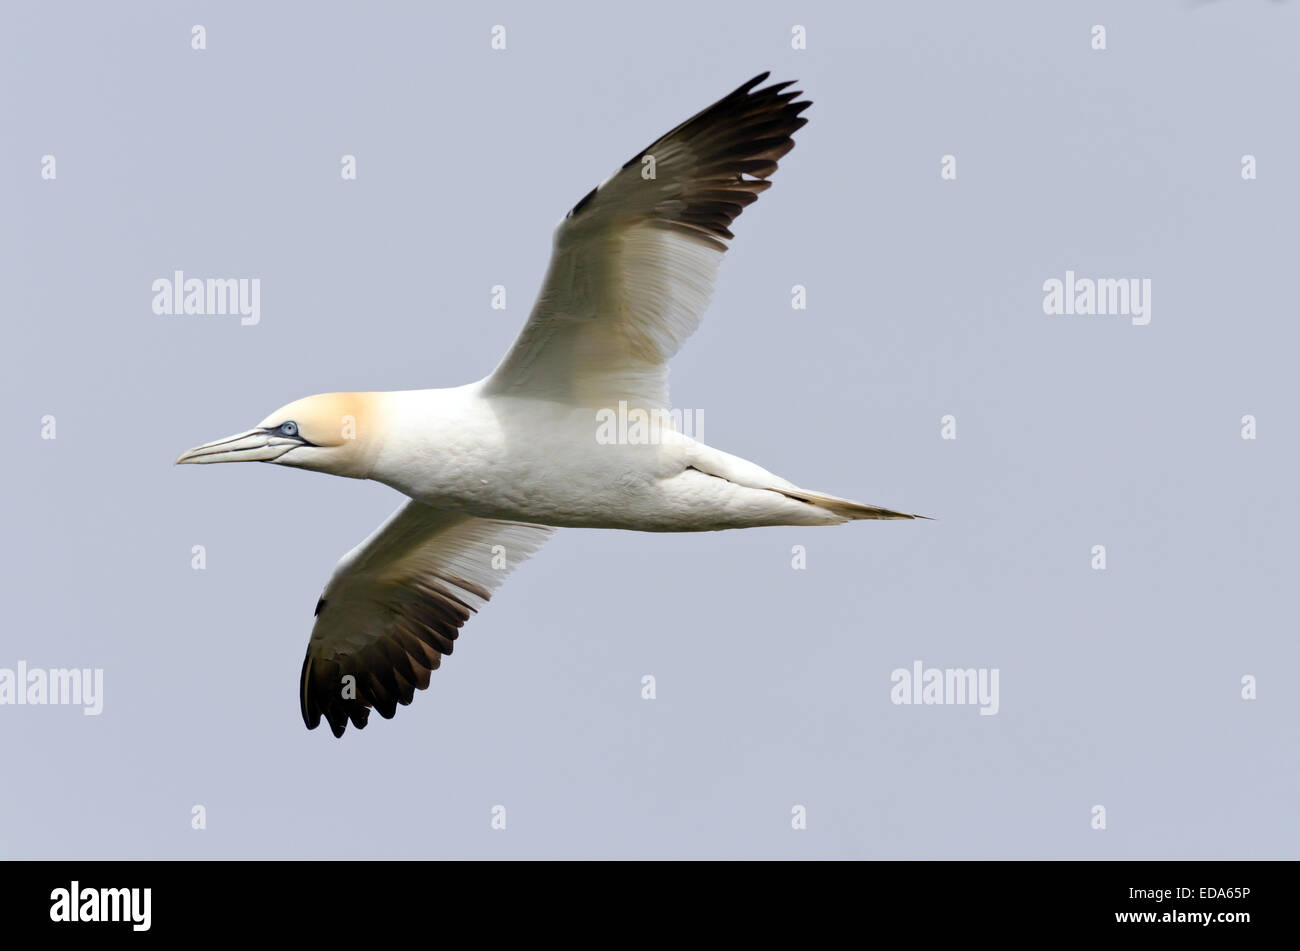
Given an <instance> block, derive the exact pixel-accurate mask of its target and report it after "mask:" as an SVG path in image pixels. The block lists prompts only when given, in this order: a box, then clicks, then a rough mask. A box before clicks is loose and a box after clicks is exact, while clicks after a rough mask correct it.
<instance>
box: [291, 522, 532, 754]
mask: <svg viewBox="0 0 1300 951" xmlns="http://www.w3.org/2000/svg"><path fill="white" fill-rule="evenodd" d="M551 531H552V530H551V529H549V528H547V527H545V526H542V525H529V524H525V523H522V522H502V521H495V520H492V519H483V518H473V517H470V516H465V515H459V514H457V513H455V512H445V511H441V510H438V509H433V508H430V507H428V506H427V505H424V504H422V503H420V502H415V501H412V502H408V503H407V504H406V505H405V506H403V507H402V508H401V509H399V510H398V511H397V512H396V513H394V514H393V516H392V517H391V518H389V519H388V521H387V522H385V523H384V524H383V525H382V526H380V528H379V529H378V530H377V531H376V532H375V533H374V534H373V535H371V536H370V537H369V538H367V539H366V540H365V541H364V542H362V543H361V544H360V545H358V546H357V547H356V548H355V549H354V550H353V551H352V552H350V553H349V554H348V555H347V556H345V557H344V558H343V560H342V561H340V562H339V564H338V567H336V568H335V569H334V574H333V576H332V577H331V578H330V580H329V584H327V585H326V586H325V592H324V593H323V594H322V595H321V598H320V601H319V602H318V603H317V605H316V623H315V626H314V627H313V628H312V632H311V640H310V641H309V642H308V644H307V656H306V658H305V659H304V661H303V665H302V681H301V687H300V700H301V703H302V717H303V720H304V722H305V723H306V724H307V727H308V729H315V728H316V727H317V726H318V725H319V724H320V721H321V717H322V716H323V717H324V718H325V720H326V722H328V723H329V725H330V729H331V730H333V731H334V735H335V736H342V735H343V731H344V730H345V729H346V728H347V723H348V720H351V721H352V723H353V725H354V726H356V727H357V728H358V729H360V728H361V727H364V726H365V725H366V720H367V718H368V717H369V715H370V708H371V707H374V708H375V709H376V710H378V711H379V713H380V715H382V716H384V717H386V718H387V717H391V716H392V715H393V713H394V711H395V710H396V708H397V705H398V704H399V703H400V704H408V703H410V702H411V698H412V697H413V696H414V695H415V691H416V690H423V689H424V688H425V687H427V686H429V673H430V671H433V670H435V669H437V667H438V665H439V663H440V662H441V660H442V655H443V654H450V653H451V651H452V645H453V643H454V642H455V640H456V637H457V635H458V634H459V633H460V628H461V625H463V624H464V623H465V622H466V621H467V620H468V619H469V616H470V615H471V614H473V613H474V612H475V611H477V610H478V609H479V608H480V607H481V606H482V605H483V604H484V603H485V602H486V601H487V600H488V599H489V598H490V597H491V594H492V591H493V590H494V589H495V588H496V587H497V586H498V585H499V584H500V583H501V581H502V580H503V579H504V578H505V576H506V575H507V574H509V572H510V571H511V570H512V569H513V568H514V567H515V566H516V565H518V564H519V563H520V562H522V561H523V560H524V559H526V558H527V557H528V556H529V555H531V554H532V553H533V552H535V551H536V550H537V549H538V548H540V547H541V545H542V543H543V542H544V541H546V538H547V537H548V536H549V535H550V534H551Z"/></svg>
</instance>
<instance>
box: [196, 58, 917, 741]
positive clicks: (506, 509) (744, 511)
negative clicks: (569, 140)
mask: <svg viewBox="0 0 1300 951" xmlns="http://www.w3.org/2000/svg"><path fill="white" fill-rule="evenodd" d="M767 77H768V74H767V73H763V74H761V75H759V76H756V77H755V78H753V79H751V80H750V81H749V82H747V83H745V84H744V85H742V86H740V87H739V88H738V89H736V90H735V91H734V92H732V93H731V94H730V95H727V96H724V97H723V98H722V99H720V100H718V101H717V102H716V103H714V104H713V105H711V106H709V107H708V108H707V109H705V110H704V111H702V112H700V113H699V114H697V115H695V116H694V117H692V118H690V119H688V120H686V121H685V122H683V123H682V124H681V125H679V126H677V128H675V129H673V130H672V131H671V132H669V133H668V134H666V135H664V136H663V137H661V138H659V139H658V140H656V141H655V142H654V143H653V144H651V145H650V146H649V147H647V148H646V149H645V150H644V151H642V152H639V153H638V154H637V155H635V156H634V157H633V158H631V159H630V160H629V161H628V162H627V163H626V164H624V165H623V167H622V168H620V169H619V170H618V171H616V172H615V173H614V174H613V175H612V176H610V178H608V179H607V180H606V181H605V182H604V183H603V184H601V185H599V186H597V187H596V188H593V189H592V190H591V191H590V192H589V193H588V194H587V195H586V196H584V197H583V198H582V199H581V200H580V201H579V202H578V203H577V204H576V205H574V206H573V208H572V210H571V211H569V213H568V214H567V215H565V217H564V219H563V220H562V221H561V222H560V224H559V225H558V227H557V228H556V230H555V235H554V240H553V246H552V250H551V261H550V267H549V269H548V271H547V273H546V277H545V280H544V283H543V285H542V288H541V292H540V293H539V294H538V297H537V301H536V303H535V304H534V306H533V310H532V312H531V314H530V315H529V317H528V320H527V322H526V323H525V324H524V327H523V330H522V331H521V332H520V334H519V337H518V339H517V340H516V341H515V343H514V345H513V346H512V347H511V348H510V351H509V352H508V353H507V354H506V356H505V358H504V359H503V360H502V361H501V363H500V364H499V365H498V366H497V368H496V369H495V370H493V371H492V373H491V374H490V375H488V376H487V377H485V378H484V379H482V380H479V381H478V382H476V383H470V384H467V385H464V386H458V387H453V388H450V389H430V390H402V391H394V392H378V393H327V394H323V395H318V396H308V397H306V398H304V399H300V400H296V401H295V402H292V403H290V404H288V405H287V406H284V407H282V408H280V409H278V410H276V411H275V412H274V413H272V414H271V415H269V416H267V417H266V418H265V419H264V420H262V421H261V422H260V423H258V425H257V426H256V427H254V428H253V429H250V430H248V431H247V432H242V433H239V434H238V435H235V436H230V437H227V438H225V439H220V440H217V441H215V442H210V443H206V444H204V445H202V446H198V447H196V448H194V449H191V450H189V451H188V452H185V453H183V454H182V455H181V456H180V457H179V458H178V459H177V460H176V462H177V463H178V464H180V463H214V462H244V461H250V462H251V461H256V462H273V463H276V464H278V465H282V466H295V467H297V468H301V469H311V470H315V471H317V472H326V473H330V474H333V475H339V476H347V477H349V478H354V479H373V480H375V481H378V482H382V483H385V484H386V485H389V486H392V487H393V488H395V489H397V490H398V491H399V492H402V493H404V494H405V495H407V496H408V497H409V501H407V502H406V503H405V504H404V505H403V506H402V507H401V508H400V509H398V511H397V512H396V513H394V514H393V515H392V516H391V517H390V518H389V519H388V520H387V521H386V522H385V523H384V524H383V525H381V526H380V527H379V528H378V529H377V530H376V531H375V532H374V534H372V535H371V536H370V537H369V538H367V539H366V540H365V541H363V542H362V543H361V544H360V545H358V546H357V547H356V548H355V549H353V550H352V551H351V552H350V553H349V554H347V555H346V556H344V558H343V559H342V560H341V561H340V562H339V563H338V565H337V567H336V568H335V569H334V573H333V575H332V576H331V577H330V579H329V581H328V583H327V584H326V585H325V590H324V592H323V593H322V594H321V596H320V599H319V600H318V601H317V604H316V620H315V623H314V626H313V628H312V632H311V638H310V640H309V642H308V644H307V656H306V658H305V659H304V661H303V666H302V676H301V679H300V686H299V695H300V697H299V699H300V703H301V707H302V716H303V720H304V721H305V722H306V724H307V727H308V728H309V729H314V728H316V727H317V726H318V725H319V724H320V721H321V718H322V717H323V718H324V719H325V721H326V722H327V723H328V724H329V726H330V729H331V730H332V731H333V733H334V735H335V736H342V735H343V733H344V731H345V730H346V728H347V724H348V722H349V721H351V722H352V724H353V726H355V727H357V728H358V729H360V728H362V727H364V726H365V725H366V721H367V719H368V717H369V715H370V710H371V709H372V708H373V709H375V710H378V711H379V713H380V715H381V716H383V717H385V718H390V717H392V716H393V714H394V712H395V710H396V708H397V706H398V705H399V704H402V705H405V704H408V703H410V702H411V699H412V697H413V696H414V694H415V691H416V690H423V689H425V688H426V687H428V685H429V675H430V672H431V671H433V670H435V669H437V667H438V665H439V664H440V663H441V661H442V657H443V655H449V654H451V652H452V647H453V645H454V644H455V641H456V638H457V635H458V634H459V633H460V628H461V626H462V625H463V624H464V623H465V622H466V621H467V620H468V619H469V617H470V615H471V614H473V613H475V612H476V611H477V610H478V609H479V608H480V607H482V605H483V604H484V603H485V602H486V601H487V600H488V599H489V598H490V596H491V594H492V592H493V590H494V589H495V588H496V587H497V586H498V585H500V583H501V581H502V580H503V579H504V578H505V576H506V574H507V573H508V572H509V571H510V570H512V569H513V568H514V567H515V566H517V565H518V564H519V563H520V562H522V561H523V560H525V559H526V558H528V557H529V556H530V555H532V554H533V553H534V552H535V551H537V549H538V548H539V547H541V545H542V543H543V542H544V541H546V539H547V537H548V536H549V535H550V534H551V532H552V531H553V529H554V528H557V527H577V528H621V529H634V530H640V531H649V532H699V531H715V530H720V529H729V528H751V527H756V526H764V525H836V524H840V523H843V522H847V521H852V520H856V519H910V518H923V517H924V516H916V515H910V514H907V513H905V512H896V511H892V510H890V509H886V508H879V507H876V506H873V505H863V504H861V503H858V502H851V501H849V500H847V499H842V498H837V497H835V496H833V495H826V494H823V493H821V492H813V491H810V490H807V489H802V488H799V487H798V486H797V485H795V484H794V483H792V482H788V481H786V480H785V479H782V478H780V477H779V476H776V475H773V474H772V473H771V472H768V471H767V470H766V469H764V468H763V467H761V466H759V465H756V464H755V463H753V462H749V461H748V460H746V459H742V458H740V457H739V456H734V455H731V454H729V453H726V452H722V451H721V450H718V449H714V448H713V447H711V446H707V445H705V444H704V443H703V442H701V441H698V440H696V439H694V438H692V437H691V436H690V435H687V434H686V433H684V432H682V431H681V429H680V428H679V427H677V426H676V425H675V422H676V421H675V418H674V417H673V416H672V415H671V412H670V403H669V400H668V367H667V363H668V360H669V359H670V358H671V357H672V356H673V355H674V354H675V353H676V352H677V350H678V349H679V348H680V347H681V345H682V343H683V342H684V341H685V340H686V338H687V337H689V336H690V335H691V333H692V332H694V330H695V328H696V327H697V326H698V325H699V323H700V320H701V318H702V316H703V314H704V311H705V308H706V307H707V306H708V303H709V298H710V296H711V294H712V291H713V285H714V279H715V277H716V275H717V271H718V267H719V265H720V264H721V262H722V258H723V255H724V253H725V252H726V250H727V247H728V244H729V242H730V241H731V240H732V233H731V230H730V228H731V225H732V223H733V222H734V221H735V219H736V218H737V217H738V216H739V215H740V213H741V212H742V211H743V210H744V209H745V207H746V206H748V205H750V204H751V203H753V202H754V201H755V200H756V199H757V198H758V196H759V194H760V193H762V192H764V191H766V190H767V189H768V188H769V187H770V185H771V182H770V181H768V179H769V177H770V176H771V175H772V173H773V172H775V171H776V168H777V162H778V160H779V159H781V158H782V157H783V156H784V155H785V154H786V153H787V152H789V151H790V150H791V149H792V148H794V140H793V138H792V135H793V134H794V132H795V131H796V130H798V129H799V128H800V127H802V126H803V125H804V124H805V123H806V122H807V121H808V120H807V119H806V118H804V117H802V116H801V115H800V113H802V112H803V111H804V110H805V109H806V108H807V107H808V106H809V105H811V103H810V102H809V101H807V100H802V99H800V98H799V97H800V96H802V95H803V93H802V92H800V91H799V90H791V89H790V88H789V87H790V86H792V85H793V83H790V82H783V83H776V84H773V85H769V86H761V84H762V83H763V82H764V81H765V80H766V79H767ZM615 408H618V411H619V412H620V413H622V414H623V416H624V418H625V419H633V420H634V421H635V420H640V421H642V422H644V420H645V419H650V420H651V422H652V424H654V423H657V424H656V425H652V426H651V427H649V429H648V430H647V429H646V427H645V426H642V427H641V429H640V430H639V432H641V434H642V435H643V436H646V435H652V436H653V437H654V438H635V439H634V438H631V436H630V435H628V434H630V433H633V432H637V431H638V430H636V428H635V427H634V426H632V427H628V429H627V433H624V432H623V430H622V429H621V428H620V429H619V430H618V432H617V433H614V434H613V436H612V437H611V428H610V427H608V426H605V430H604V433H603V438H602V431H601V426H602V425H603V423H602V422H601V421H602V420H603V421H604V422H605V423H607V422H608V421H609V418H610V415H609V414H610V413H611V412H613V411H614V409H615ZM638 413H639V414H640V415H639V416H638V415H637V414H638Z"/></svg>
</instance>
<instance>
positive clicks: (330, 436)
mask: <svg viewBox="0 0 1300 951" xmlns="http://www.w3.org/2000/svg"><path fill="white" fill-rule="evenodd" d="M378 396H379V394H377V393H322V394H320V395H318V396H307V397H304V398H303V399H300V400H294V401H293V402H292V403H290V404H288V405H287V406H282V407H280V408H279V409H278V410H276V411H275V412H274V413H272V414H271V415H270V416H268V417H266V419H264V420H262V421H261V422H260V423H258V424H257V426H256V428H254V429H250V430H248V431H247V432H242V433H237V434H236V435H234V436H227V437H226V438H225V439H218V440H216V441H214V442H210V443H204V444H203V445H202V446H196V447H194V448H193V449H191V450H189V451H188V452H183V453H181V455H180V456H179V457H178V458H177V459H176V464H177V465H182V464H187V463H194V464H207V463H212V462H274V463H277V464H279V465H282V466H296V467H298V468H300V469H314V470H315V471H317V472H328V473H330V474H331V475H341V476H349V477H351V478H354V479H365V478H368V477H369V475H370V472H371V468H372V467H373V465H374V460H375V456H376V455H377V454H378V452H379V449H380V448H381V446H382V443H383V434H382V433H381V432H380V431H379V427H380V420H381V418H382V414H380V413H379V412H377V411H376V405H375V404H376V402H377V397H378Z"/></svg>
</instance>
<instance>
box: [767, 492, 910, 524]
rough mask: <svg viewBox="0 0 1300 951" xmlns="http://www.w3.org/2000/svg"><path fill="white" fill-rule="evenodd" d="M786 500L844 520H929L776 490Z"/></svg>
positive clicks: (829, 497)
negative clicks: (792, 500)
mask: <svg viewBox="0 0 1300 951" xmlns="http://www.w3.org/2000/svg"><path fill="white" fill-rule="evenodd" d="M776 491H778V492H780V493H781V494H782V495H784V496H786V497H787V498H791V499H795V500H796V501H799V502H806V503H807V504H809V505H812V506H815V507H817V508H819V509H825V510H826V511H828V512H830V513H831V514H833V515H838V516H839V517H840V518H846V519H855V520H856V519H861V518H924V519H929V517H930V516H928V515H911V514H909V513H907V512H895V511H894V510H893V509H882V508H880V507H879V506H876V505H863V504H862V503H861V502H853V501H851V500H849V499H841V498H838V497H836V496H834V495H824V494H823V493H821V492H810V491H808V490H807V489H777V490H776Z"/></svg>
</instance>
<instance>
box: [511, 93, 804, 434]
mask: <svg viewBox="0 0 1300 951" xmlns="http://www.w3.org/2000/svg"><path fill="white" fill-rule="evenodd" d="M766 78H767V74H766V73H764V74H763V75H761V76H757V77H755V78H754V79H752V80H750V81H749V82H747V83H745V84H744V85H743V86H741V87H740V88H738V89H736V90H735V91H734V92H732V93H731V94H730V95H728V96H725V97H724V98H722V99H720V100H719V101H718V102H716V103H714V104H713V105H712V106H710V107H709V108H707V109H705V110H704V111H703V112H701V113H699V114H698V115H696V116H694V117H692V118H691V119H688V120H687V121H686V122H684V123H682V124H681V125H679V126H678V127H677V128H675V129H673V130H672V131H671V132H669V133H668V134H667V135H665V136H663V137H662V138H660V139H659V140H658V141H656V142H655V143H654V144H652V145H650V146H649V147H647V148H646V149H645V150H644V151H642V152H641V153H639V154H638V155H636V156H635V157H633V158H632V159H631V160H629V161H628V162H627V164H625V165H624V166H623V167H622V168H621V169H620V170H619V171H617V172H615V173H614V174H613V175H612V176H611V177H610V178H609V179H608V180H607V181H605V183H604V184H602V185H600V186H599V187H598V188H593V189H592V190H591V193H590V194H588V195H587V196H586V197H585V198H583V199H582V201H580V202H578V204H577V205H575V206H574V208H573V210H572V211H570V212H569V214H568V215H567V216H566V217H565V219H564V220H563V221H562V222H561V223H560V226H559V227H558V228H557V229H556V231H555V240H554V246H553V249H552V252H551V263H550V267H549V269H548V271H547V274H546V279H545V282H544V283H543V285H542V290H541V293H540V294H539V295H538V298H537V303H536V304H535V305H534V307H533V311H532V314H531V315H530V316H529V318H528V322H527V323H526V324H525V325H524V329H523V331H522V332H521V333H520V335H519V338H518V340H516V341H515V344H514V346H513V347H512V348H511V350H510V352H509V353H508V354H506V357H505V359H504V360H503V361H502V362H501V365H500V366H499V367H497V369H496V370H495V371H493V373H492V375H491V376H490V377H488V379H487V384H486V392H488V393H496V394H506V395H511V394H514V395H522V396H528V397H533V398H541V399H552V400H558V401H561V402H567V403H571V404H573V405H577V406H596V407H601V406H613V405H616V404H617V402H618V401H619V400H628V401H629V402H630V403H631V405H633V406H636V407H639V408H644V409H653V408H662V407H667V406H668V370H667V366H666V364H667V361H668V359H669V358H670V357H672V355H673V354H675V353H676V352H677V350H678V349H679V348H680V347H681V345H682V343H683V342H684V341H685V340H686V338H687V337H689V336H690V335H691V334H692V333H694V331H695V328H696V327H698V326H699V323H700V319H701V317H702V316H703V314H704V310H705V308H706V307H708V304H709V298H710V297H711V296H712V294H713V284H714V280H715V277H716V275H717V271H718V266H719V265H720V264H721V262H722V256H723V252H725V251H726V250H727V247H728V242H729V241H730V240H731V238H732V234H731V231H730V230H729V229H730V226H731V223H732V222H733V221H734V220H735V218H736V217H737V216H738V215H739V214H740V213H741V212H742V211H743V210H744V208H745V206H747V205H749V204H750V203H751V202H753V201H754V200H755V199H756V198H757V197H758V194H759V192H761V191H763V190H765V189H766V188H768V186H769V185H770V184H771V183H770V182H768V181H767V180H766V179H767V178H768V176H770V175H771V174H772V173H773V172H775V171H776V166H777V160H778V159H780V158H781V156H783V155H785V154H786V153H787V152H789V151H790V149H792V148H794V140H793V139H792V138H791V136H792V135H793V134H794V132H795V130H797V129H798V128H799V127H800V126H802V125H803V124H804V123H805V122H806V121H807V120H806V119H803V118H801V117H800V115H799V113H800V112H802V111H803V110H804V109H805V108H807V107H808V106H809V105H811V103H809V102H807V101H797V100H798V97H799V96H800V95H801V93H800V92H798V91H797V90H792V91H787V87H788V86H790V85H791V84H790V83H777V84H775V85H771V86H767V87H765V88H762V89H759V88H756V87H758V85H759V84H760V83H761V82H762V81H763V80H764V79H766Z"/></svg>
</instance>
